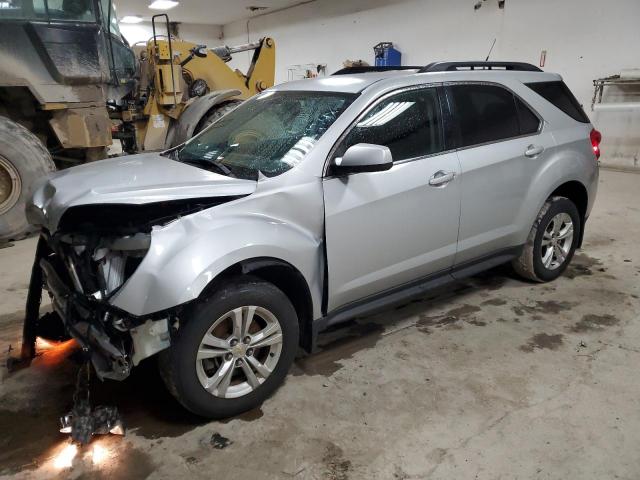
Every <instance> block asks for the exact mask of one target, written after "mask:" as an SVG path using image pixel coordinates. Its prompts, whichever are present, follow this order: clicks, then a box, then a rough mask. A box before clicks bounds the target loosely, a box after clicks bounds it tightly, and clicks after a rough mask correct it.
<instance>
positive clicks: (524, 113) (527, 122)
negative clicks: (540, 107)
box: [514, 97, 540, 135]
mask: <svg viewBox="0 0 640 480" xmlns="http://www.w3.org/2000/svg"><path fill="white" fill-rule="evenodd" d="M514 98H515V100H516V108H517V109H518V123H519V124H520V135H530V134H532V133H536V132H537V131H538V128H540V119H539V118H538V117H536V115H535V113H533V112H532V111H531V109H530V108H529V107H527V106H526V105H525V104H524V102H523V101H522V100H520V99H519V98H518V97H514Z"/></svg>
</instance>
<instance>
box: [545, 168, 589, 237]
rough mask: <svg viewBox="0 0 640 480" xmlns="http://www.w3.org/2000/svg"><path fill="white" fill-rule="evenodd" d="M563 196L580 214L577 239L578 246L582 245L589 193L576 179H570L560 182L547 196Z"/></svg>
mask: <svg viewBox="0 0 640 480" xmlns="http://www.w3.org/2000/svg"><path fill="white" fill-rule="evenodd" d="M555 196H559V197H565V198H568V199H569V200H571V201H572V202H573V203H574V205H575V206H576V208H577V209H578V213H579V214H580V227H581V228H580V237H579V239H578V248H580V247H581V246H582V239H583V238H584V230H585V229H584V223H585V219H586V214H587V208H588V205H589V193H588V191H587V187H585V186H584V185H583V184H582V183H581V182H579V181H577V180H570V181H567V182H564V183H562V184H561V185H559V186H558V187H556V188H555V189H554V190H553V191H552V192H551V193H550V194H549V195H548V196H547V198H550V197H555Z"/></svg>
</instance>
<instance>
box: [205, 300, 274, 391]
mask: <svg viewBox="0 0 640 480" xmlns="http://www.w3.org/2000/svg"><path fill="white" fill-rule="evenodd" d="M282 340H283V337H282V327H281V325H280V322H279V321H278V319H277V318H276V316H275V315H274V314H273V313H271V312H270V311H269V310H267V309H265V308H262V307H258V306H243V307H238V308H235V309H233V310H231V311H229V312H227V313H225V314H224V315H222V316H221V317H219V318H218V319H217V320H216V321H215V322H213V324H212V325H211V327H210V328H209V330H207V332H206V333H205V334H204V336H203V337H202V340H201V341H200V346H199V347H198V354H197V357H196V374H197V376H198V380H199V381H200V384H201V385H202V386H203V387H204V389H205V390H207V391H208V392H209V393H210V394H211V395H213V396H215V397H220V398H238V397H242V396H244V395H247V394H249V393H251V392H252V391H254V390H255V389H256V388H258V387H259V386H260V385H261V384H262V383H264V382H265V381H266V380H267V378H269V376H270V375H271V373H272V372H273V371H274V369H275V368H276V365H277V364H278V360H279V359H280V353H281V352H282Z"/></svg>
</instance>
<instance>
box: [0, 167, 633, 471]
mask: <svg viewBox="0 0 640 480" xmlns="http://www.w3.org/2000/svg"><path fill="white" fill-rule="evenodd" d="M639 187H640V176H638V175H637V174H631V173H619V172H612V171H603V172H602V175H601V185H600V192H599V197H598V201H597V203H596V207H595V209H594V212H593V214H592V217H591V220H590V222H589V225H588V228H587V234H586V239H585V244H584V248H583V250H582V251H581V252H579V253H578V254H577V255H576V257H575V259H574V261H573V264H572V265H571V267H570V268H569V269H568V271H567V272H566V274H565V275H564V276H563V277H562V278H560V279H559V280H557V281H555V282H553V283H551V284H546V285H534V284H529V283H525V282H521V281H519V280H517V279H514V278H512V277H511V275H510V273H509V271H508V270H507V269H504V268H502V269H496V270H493V271H491V272H488V273H487V274H484V275H481V276H479V277H475V278H473V279H470V280H469V281H465V282H462V283H460V284H458V285H457V286H455V287H454V288H451V289H449V291H447V292H444V293H441V294H439V295H437V296H433V295H431V296H430V297H429V298H423V299H420V300H417V301H414V302H412V303H410V304H408V305H404V306H401V307H398V308H396V309H392V310H389V311H385V312H382V313H379V314H377V315H375V316H372V317H367V318H363V319H360V320H359V321H358V322H356V323H353V324H351V325H350V326H347V327H346V328H343V329H341V330H339V331H335V332H331V333H329V334H326V335H323V339H322V341H323V343H324V344H325V347H324V350H323V351H322V352H320V353H318V354H316V355H314V356H311V357H308V358H305V359H301V360H299V361H298V362H297V364H296V366H295V368H294V371H293V373H292V374H291V375H289V376H288V378H287V381H286V384H285V385H284V386H283V387H282V388H281V389H280V390H279V391H278V392H277V393H276V395H275V396H274V397H273V398H271V399H270V400H269V401H267V402H266V403H265V404H264V405H263V406H262V407H261V408H260V409H258V410H255V411H252V412H249V413H248V414H245V415H243V416H241V417H239V418H236V419H232V420H230V421H226V422H210V423H203V422H202V421H200V420H198V419H196V418H193V417H191V416H190V415H188V414H186V413H185V412H184V411H183V410H182V409H181V408H180V407H179V406H178V405H177V404H176V403H175V402H174V401H173V400H172V399H171V398H170V397H169V396H168V394H167V393H166V392H165V391H164V389H163V387H162V385H161V383H160V380H159V378H158V376H157V373H156V370H155V368H154V365H153V364H152V363H149V364H147V365H141V367H140V368H139V370H138V371H137V372H135V374H134V375H132V377H130V378H129V379H128V380H127V381H126V382H123V383H119V384H116V383H108V384H103V385H97V389H96V392H95V395H94V400H95V401H96V402H99V401H110V402H113V403H115V404H116V405H118V406H119V407H120V408H121V411H122V413H123V414H124V417H125V420H126V421H127V423H128V425H129V427H130V429H131V430H130V431H129V433H128V434H127V436H126V437H125V438H124V439H122V438H117V437H104V438H100V439H97V440H96V441H94V443H93V444H92V445H90V446H89V447H88V448H85V449H83V450H82V451H80V452H78V453H77V455H76V457H75V459H73V461H71V460H69V459H65V458H64V455H63V454H62V453H61V452H62V451H63V450H64V449H65V448H69V447H67V444H66V443H65V439H64V436H63V435H61V434H59V433H57V432H56V417H57V416H58V415H60V414H61V413H63V412H64V411H65V410H66V409H67V408H68V407H69V402H70V396H71V392H72V389H73V387H72V385H73V381H74V375H75V370H76V366H75V364H74V362H73V355H71V357H69V354H71V353H72V352H73V349H74V347H73V346H72V345H71V346H69V345H64V346H62V347H58V348H54V349H51V350H43V352H42V354H41V355H40V356H39V357H38V358H37V359H36V360H35V361H34V363H33V365H32V366H31V368H29V369H25V370H22V371H19V372H17V373H14V374H12V375H7V374H6V370H5V371H3V380H2V383H1V384H0V432H1V433H0V474H4V475H5V476H6V477H7V478H48V477H57V478H59V477H63V478H65V477H68V478H89V476H91V478H103V477H104V478H107V477H109V478H145V477H146V476H148V477H149V478H182V477H183V476H185V475H188V476H189V477H190V478H219V479H247V478H260V479H263V478H268V479H283V478H284V479H286V478H296V479H332V480H339V479H340V480H344V479H424V478H429V479H432V478H433V479H451V478H460V479H471V478H476V479H496V478H505V479H507V478H508V479H516V478H518V479H523V478H536V479H537V478H545V479H546V478H553V479H573V478H580V479H612V478H620V479H637V478H640V455H638V445H639V444H640V415H639V414H638V412H639V411H640V375H638V368H637V365H638V360H639V359H640V324H639V322H638V309H639V307H640V300H639V299H638V295H640V283H639V281H638V280H639V275H640V242H639V241H638V239H639V238H640V188H639ZM34 245H35V242H34V240H33V239H30V240H26V241H23V242H20V243H17V244H16V245H15V246H13V247H10V248H5V249H2V250H0V266H1V271H2V276H1V278H0V309H1V310H0V351H2V355H3V356H5V352H7V349H8V347H9V344H12V345H13V346H14V347H17V346H19V344H18V343H17V339H18V338H19V335H20V321H21V317H22V315H23V305H24V297H25V294H26V287H27V281H28V275H29V269H30V262H31V259H32V255H33V250H34ZM69 464H71V466H70V467H69V466H68V465H69Z"/></svg>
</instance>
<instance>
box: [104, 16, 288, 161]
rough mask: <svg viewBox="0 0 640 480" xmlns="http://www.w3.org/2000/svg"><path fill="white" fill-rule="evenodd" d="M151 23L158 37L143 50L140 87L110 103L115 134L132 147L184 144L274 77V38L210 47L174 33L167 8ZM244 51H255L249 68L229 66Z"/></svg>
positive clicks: (127, 149) (127, 147)
mask: <svg viewBox="0 0 640 480" xmlns="http://www.w3.org/2000/svg"><path fill="white" fill-rule="evenodd" d="M157 17H164V18H165V21H166V27H167V35H166V36H165V35H162V36H160V35H158V34H157V32H156V18H157ZM152 24H153V37H152V38H151V39H150V40H149V41H148V42H147V44H146V48H144V49H143V50H142V51H141V52H140V55H139V62H138V64H139V77H140V78H139V82H138V88H137V91H136V92H135V93H134V94H133V95H132V98H129V99H125V100H124V101H123V102H122V103H121V105H119V106H116V107H114V106H113V105H112V109H111V117H112V118H113V119H115V120H116V127H115V128H114V130H113V132H112V134H113V137H114V138H119V139H120V140H121V142H122V146H123V150H124V151H125V152H127V153H134V152H140V151H143V150H147V151H149V150H162V149H165V148H170V147H173V146H175V145H179V144H180V143H182V142H184V141H185V140H187V139H189V138H191V137H192V136H193V135H194V134H196V133H198V132H199V131H200V130H202V129H203V128H205V127H206V126H207V125H209V124H210V123H212V122H213V121H215V120H216V119H218V118H220V117H221V116H222V115H224V114H225V113H226V112H228V111H229V110H231V109H233V108H235V107H236V106H237V105H238V104H239V103H240V102H241V101H242V100H245V99H247V98H249V97H251V96H253V95H255V94H256V93H259V92H261V91H263V90H265V89H266V88H269V87H271V86H272V85H273V83H274V72H275V42H274V41H273V39H272V38H268V37H265V38H262V39H261V40H259V41H257V42H255V43H248V44H245V45H240V46H236V47H227V46H222V47H217V48H212V49H210V48H207V47H206V46H205V45H197V44H195V43H191V42H187V41H184V40H181V39H179V38H175V37H172V36H171V34H170V33H169V30H170V29H169V20H168V17H167V16H166V15H164V14H162V15H156V16H154V17H153V19H152ZM245 51H253V58H252V61H251V64H250V66H249V69H248V70H247V72H246V74H245V73H242V72H241V71H239V70H233V69H231V68H230V67H228V66H227V64H226V62H228V61H229V60H231V55H232V54H234V53H239V52H245Z"/></svg>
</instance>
